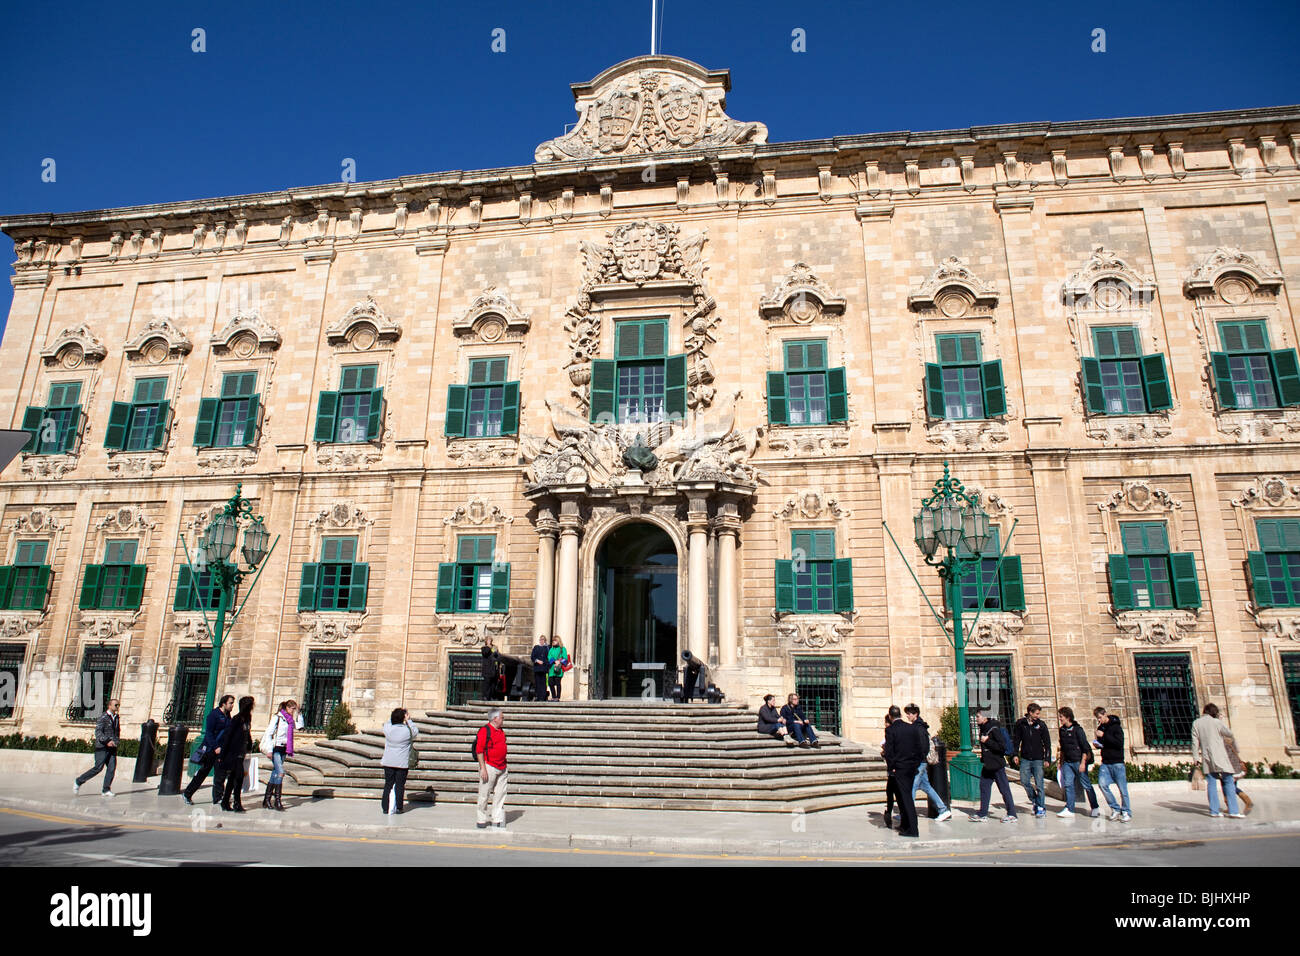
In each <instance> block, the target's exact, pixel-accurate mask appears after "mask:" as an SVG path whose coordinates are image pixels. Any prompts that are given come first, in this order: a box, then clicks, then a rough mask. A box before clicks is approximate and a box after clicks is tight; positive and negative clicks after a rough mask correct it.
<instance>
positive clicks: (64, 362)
mask: <svg viewBox="0 0 1300 956" xmlns="http://www.w3.org/2000/svg"><path fill="white" fill-rule="evenodd" d="M107 354H108V349H106V348H105V347H104V343H103V342H101V341H100V340H99V339H97V338H96V337H95V335H94V333H93V332H91V331H90V327H89V326H87V325H85V324H82V325H76V326H73V327H72V328H68V329H64V330H63V331H62V332H60V333H59V334H58V335H56V336H55V337H54V338H53V339H52V340H51V341H50V344H49V345H47V346H45V348H43V349H41V358H42V359H43V360H44V361H45V364H46V366H47V367H49V366H55V365H58V366H62V367H63V368H66V369H75V368H81V367H82V366H83V365H98V364H99V363H100V362H102V361H103V360H104V356H106V355H107Z"/></svg>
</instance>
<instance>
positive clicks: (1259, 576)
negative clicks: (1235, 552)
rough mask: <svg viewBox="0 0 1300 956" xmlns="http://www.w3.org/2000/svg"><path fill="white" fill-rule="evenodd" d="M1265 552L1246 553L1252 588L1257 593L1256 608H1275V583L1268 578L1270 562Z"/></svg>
mask: <svg viewBox="0 0 1300 956" xmlns="http://www.w3.org/2000/svg"><path fill="white" fill-rule="evenodd" d="M1266 558H1267V556H1266V555H1265V554H1264V552H1263V551H1248V552H1246V560H1247V563H1248V564H1249V566H1250V588H1251V590H1252V591H1253V592H1254V593H1255V606H1256V607H1272V606H1273V582H1272V581H1271V580H1269V576H1268V561H1267V559H1266Z"/></svg>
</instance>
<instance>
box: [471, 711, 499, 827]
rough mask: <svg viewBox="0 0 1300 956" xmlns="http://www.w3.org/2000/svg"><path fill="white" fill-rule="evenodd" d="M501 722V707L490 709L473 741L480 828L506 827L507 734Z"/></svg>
mask: <svg viewBox="0 0 1300 956" xmlns="http://www.w3.org/2000/svg"><path fill="white" fill-rule="evenodd" d="M503 723H505V718H504V717H503V716H502V714H501V711H500V710H498V709H493V710H491V711H489V712H488V722H487V723H486V724H484V725H483V726H482V727H480V728H479V731H478V736H477V737H476V738H475V740H474V755H475V756H476V757H477V758H478V828H479V829H480V830H484V829H486V828H487V827H488V826H489V825H491V826H494V827H500V828H501V829H505V825H506V734H505V731H504V730H502V729H501V725H502V724H503ZM489 802H490V803H491V808H490V809H489V806H488V804H489Z"/></svg>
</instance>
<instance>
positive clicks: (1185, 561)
mask: <svg viewBox="0 0 1300 956" xmlns="http://www.w3.org/2000/svg"><path fill="white" fill-rule="evenodd" d="M1169 564H1170V566H1171V567H1172V568H1173V571H1174V606H1175V607H1191V608H1196V607H1200V606H1201V586H1200V585H1199V584H1197V583H1196V555H1194V554H1193V553H1192V552H1190V551H1175V552H1174V553H1173V554H1171V555H1169Z"/></svg>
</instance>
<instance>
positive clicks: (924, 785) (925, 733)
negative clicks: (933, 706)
mask: <svg viewBox="0 0 1300 956" xmlns="http://www.w3.org/2000/svg"><path fill="white" fill-rule="evenodd" d="M903 719H904V720H907V721H911V723H912V725H913V726H914V727H916V729H917V730H918V731H920V733H921V736H922V737H924V738H925V753H926V759H925V760H922V761H921V766H919V767H917V768H916V782H915V783H913V784H912V794H913V796H915V795H916V791H918V790H920V791H921V792H922V793H924V794H925V795H926V796H927V797H929V798H930V804H931V805H932V806H933V807H934V809H935V814H936V815H935V818H934V822H935V823H945V822H947V821H948V820H951V819H952V810H950V809H948V805H947V804H946V803H944V802H943V797H941V796H939V794H938V792H937V791H936V790H935V789H934V787H933V786H932V785H931V783H930V772H929V770H930V768H929V766H928V764H929V756H930V725H929V724H927V723H926V722H925V721H924V720H922V719H921V708H920V707H917V706H916V704H908V705H907V706H906V707H904V708H903ZM917 816H920V810H918V811H917Z"/></svg>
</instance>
